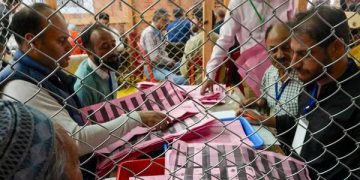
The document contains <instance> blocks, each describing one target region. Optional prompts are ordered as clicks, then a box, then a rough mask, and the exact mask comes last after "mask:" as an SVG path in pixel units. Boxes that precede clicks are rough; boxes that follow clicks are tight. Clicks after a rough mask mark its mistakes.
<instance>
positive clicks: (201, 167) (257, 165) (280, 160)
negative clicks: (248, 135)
mask: <svg viewBox="0 0 360 180" xmlns="http://www.w3.org/2000/svg"><path fill="white" fill-rule="evenodd" d="M165 168H166V169H168V170H169V171H165V175H166V177H167V179H172V178H173V177H176V178H179V179H185V178H189V179H216V178H217V179H269V180H272V179H288V178H290V177H294V179H310V178H309V173H308V170H307V169H306V166H305V165H304V163H303V162H301V161H298V160H296V159H294V158H291V157H287V156H282V155H280V154H277V153H273V152H261V151H255V150H253V149H252V148H249V147H248V146H246V145H239V144H238V143H236V144H222V143H211V144H204V143H186V142H183V141H176V142H175V143H174V144H173V146H172V149H171V150H169V151H167V152H166V154H165ZM215 177H216V178H215Z"/></svg>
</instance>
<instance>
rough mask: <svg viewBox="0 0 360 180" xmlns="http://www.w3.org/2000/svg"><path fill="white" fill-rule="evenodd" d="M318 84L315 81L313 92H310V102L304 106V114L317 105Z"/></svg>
mask: <svg viewBox="0 0 360 180" xmlns="http://www.w3.org/2000/svg"><path fill="white" fill-rule="evenodd" d="M318 88H319V87H318V85H317V84H316V83H315V84H314V86H313V88H312V90H311V92H310V95H311V97H310V99H309V100H308V103H307V106H306V107H305V108H304V110H303V114H306V113H308V112H309V111H310V110H311V109H312V108H313V107H314V105H315V101H316V100H315V97H316V94H317V91H318Z"/></svg>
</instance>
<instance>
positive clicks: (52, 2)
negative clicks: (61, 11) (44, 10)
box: [46, 0, 57, 9]
mask: <svg viewBox="0 0 360 180" xmlns="http://www.w3.org/2000/svg"><path fill="white" fill-rule="evenodd" d="M46 4H48V5H49V6H50V7H51V8H53V9H56V8H57V0H46Z"/></svg>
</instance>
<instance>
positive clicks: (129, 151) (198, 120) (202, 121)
mask: <svg viewBox="0 0 360 180" xmlns="http://www.w3.org/2000/svg"><path fill="white" fill-rule="evenodd" d="M212 121H214V118H213V117H210V116H209V115H204V114H201V113H199V114H197V115H195V116H192V117H190V118H187V119H185V120H183V121H177V122H175V123H174V124H173V125H172V126H170V127H169V128H168V129H167V130H165V131H154V132H150V133H146V134H143V135H136V136H132V137H131V138H130V139H129V140H128V141H125V140H124V139H125V138H122V139H123V140H122V141H118V142H116V146H113V147H112V148H107V149H106V151H105V150H104V149H103V150H101V151H96V153H97V154H101V155H100V156H102V157H104V156H106V158H102V159H100V161H99V163H98V167H97V170H98V171H97V172H98V174H99V175H102V174H104V173H106V171H107V170H108V168H111V167H113V166H114V161H121V160H125V159H126V158H129V157H134V156H133V155H134V154H138V155H141V154H143V153H142V152H144V151H143V150H145V149H146V150H151V149H155V148H156V147H158V146H159V145H161V144H163V143H164V142H169V141H171V140H173V139H174V138H177V137H183V138H185V137H186V136H187V135H189V136H191V134H192V132H194V131H196V130H199V129H201V128H204V127H206V125H207V124H209V123H211V122H212ZM204 133H207V132H206V131H205V132H204ZM192 136H193V135H192ZM114 147H115V148H114Z"/></svg>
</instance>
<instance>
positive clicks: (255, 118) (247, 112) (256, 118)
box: [236, 108, 266, 125]
mask: <svg viewBox="0 0 360 180" xmlns="http://www.w3.org/2000/svg"><path fill="white" fill-rule="evenodd" d="M236 116H245V117H246V116H249V117H251V118H246V119H247V120H248V121H249V122H250V123H251V124H255V125H258V124H260V123H261V121H263V120H264V119H266V118H264V116H261V115H259V114H258V113H256V112H255V111H253V110H251V109H243V108H239V109H237V110H236Z"/></svg>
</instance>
